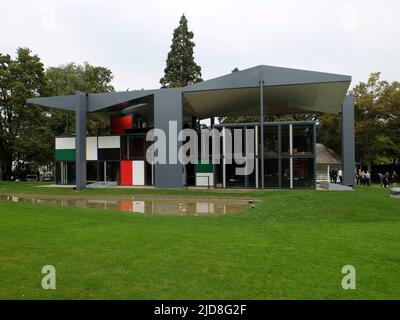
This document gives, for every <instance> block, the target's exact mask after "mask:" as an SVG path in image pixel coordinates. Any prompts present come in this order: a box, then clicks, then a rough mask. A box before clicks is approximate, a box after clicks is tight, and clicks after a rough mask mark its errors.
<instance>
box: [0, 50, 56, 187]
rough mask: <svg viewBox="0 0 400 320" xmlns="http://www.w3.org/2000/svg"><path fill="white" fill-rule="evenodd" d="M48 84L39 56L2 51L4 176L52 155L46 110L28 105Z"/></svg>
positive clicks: (0, 153)
mask: <svg viewBox="0 0 400 320" xmlns="http://www.w3.org/2000/svg"><path fill="white" fill-rule="evenodd" d="M45 87H46V78H45V73H44V67H43V64H42V62H41V61H40V59H39V57H38V56H37V55H32V53H31V51H30V50H29V49H27V48H19V49H18V50H17V57H16V58H15V59H12V58H11V56H10V55H3V54H0V162H1V164H2V167H3V168H2V170H1V171H2V172H3V178H5V179H6V180H9V179H10V177H11V175H12V169H13V165H14V166H15V169H16V171H20V170H22V169H23V168H27V167H30V166H34V165H35V164H36V165H38V164H43V163H44V162H45V159H46V158H47V157H48V156H49V155H48V153H47V150H46V148H45V147H44V146H45V145H46V141H48V139H49V138H50V136H51V132H50V131H49V130H48V128H47V127H46V114H45V112H44V111H43V109H41V108H39V107H35V106H27V104H26V99H28V98H31V97H37V96H39V95H42V94H43V92H44V89H45Z"/></svg>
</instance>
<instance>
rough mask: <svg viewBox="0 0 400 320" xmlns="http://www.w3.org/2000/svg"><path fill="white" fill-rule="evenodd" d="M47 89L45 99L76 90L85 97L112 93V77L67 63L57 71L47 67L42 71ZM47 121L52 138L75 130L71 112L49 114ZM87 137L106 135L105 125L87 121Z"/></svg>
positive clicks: (107, 72) (101, 70)
mask: <svg viewBox="0 0 400 320" xmlns="http://www.w3.org/2000/svg"><path fill="white" fill-rule="evenodd" d="M46 76H47V79H48V86H47V90H46V95H48V96H58V95H72V94H75V92H76V91H77V90H79V91H83V92H86V93H99V92H112V91H114V87H113V86H112V85H111V81H112V79H113V74H112V72H111V70H109V69H108V68H105V67H99V66H92V65H90V64H89V63H87V62H85V64H84V65H76V64H74V63H68V64H66V65H62V66H59V67H50V68H48V69H47V70H46ZM49 112H50V114H51V117H50V121H49V126H50V128H51V130H52V131H53V132H54V133H55V135H69V134H71V133H72V132H74V130H75V115H74V113H73V112H66V111H58V110H49ZM87 127H88V132H89V134H101V133H107V132H108V128H107V126H106V125H105V124H103V123H101V122H98V121H95V120H94V119H90V118H89V119H88V123H87Z"/></svg>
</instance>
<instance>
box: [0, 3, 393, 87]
mask: <svg viewBox="0 0 400 320" xmlns="http://www.w3.org/2000/svg"><path fill="white" fill-rule="evenodd" d="M1 7H2V12H3V14H2V19H1V20H0V28H1V30H7V31H8V32H3V34H2V37H1V40H0V41H1V47H0V50H1V52H2V53H14V52H15V50H16V48H17V47H20V46H24V47H29V48H31V49H32V50H33V51H34V52H35V53H37V54H38V55H39V56H40V57H41V59H42V61H43V62H44V63H45V65H46V66H55V65H60V64H64V63H67V62H71V61H74V62H77V63H82V62H84V61H88V62H90V63H91V64H96V65H102V66H107V67H109V68H110V69H111V70H112V71H113V73H114V75H115V79H114V85H115V87H116V88H117V89H118V90H125V89H127V88H130V89H140V88H157V87H159V83H158V81H159V79H160V78H161V77H162V75H163V69H164V67H165V59H166V56H167V53H168V51H169V46H170V43H171V38H172V31H173V29H174V28H175V27H176V26H177V24H178V21H179V18H180V16H181V14H182V13H183V12H184V13H185V14H186V15H187V17H188V19H189V28H190V29H191V30H192V31H193V32H194V33H195V42H196V48H195V58H196V61H197V63H198V64H200V65H201V67H202V71H203V78H204V79H209V78H212V77H215V76H219V75H222V74H225V73H228V72H230V70H232V69H233V68H234V67H239V68H240V69H243V68H247V67H251V66H254V65H259V64H269V65H277V66H286V67H295V68H304V69H310V70H320V71H326V72H335V73H343V74H350V75H352V76H353V80H354V82H358V81H364V80H366V79H367V77H368V74H369V73H370V72H373V71H382V73H383V77H384V78H385V79H387V80H389V81H392V80H399V79H398V75H399V74H400V65H399V63H398V57H399V56H400V44H399V43H398V41H397V40H396V39H397V38H398V34H399V31H400V22H399V20H398V19H396V16H395V14H396V12H399V9H400V2H399V1H396V0H386V1H379V2H378V1H373V0H364V1H363V0H348V1H344V0H337V1H330V0H307V1H298V0H247V1H233V0H231V1H226V0H218V1H216V0H214V1H209V0H202V1H192V0H172V1H155V0H148V1H132V0H113V1H104V0H101V1H98V0H97V1H95V0H86V1H78V0H69V1H67V0H53V1H51V0H47V1H46V0H45V1H22V0H6V1H4V0H3V1H2V4H1Z"/></svg>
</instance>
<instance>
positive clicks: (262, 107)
mask: <svg viewBox="0 0 400 320" xmlns="http://www.w3.org/2000/svg"><path fill="white" fill-rule="evenodd" d="M260 146H261V147H260V152H261V166H260V167H261V189H264V80H260Z"/></svg>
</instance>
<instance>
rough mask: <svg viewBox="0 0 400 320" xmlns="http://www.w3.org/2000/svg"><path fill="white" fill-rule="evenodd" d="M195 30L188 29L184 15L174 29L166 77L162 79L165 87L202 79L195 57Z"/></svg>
mask: <svg viewBox="0 0 400 320" xmlns="http://www.w3.org/2000/svg"><path fill="white" fill-rule="evenodd" d="M193 36H194V34H193V32H191V31H189V30H188V21H187V19H186V17H185V15H182V17H181V19H180V21H179V26H178V27H177V28H176V29H175V30H174V34H173V38H172V44H171V51H170V52H169V53H168V57H167V61H166V64H167V66H166V68H165V69H164V77H163V78H161V79H160V83H161V85H162V87H163V88H166V87H170V88H174V87H184V86H187V85H189V84H193V83H196V82H200V81H202V79H201V68H200V66H198V65H197V64H196V63H195V61H194V57H193V48H194V46H195V43H194V42H193Z"/></svg>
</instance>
